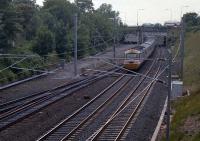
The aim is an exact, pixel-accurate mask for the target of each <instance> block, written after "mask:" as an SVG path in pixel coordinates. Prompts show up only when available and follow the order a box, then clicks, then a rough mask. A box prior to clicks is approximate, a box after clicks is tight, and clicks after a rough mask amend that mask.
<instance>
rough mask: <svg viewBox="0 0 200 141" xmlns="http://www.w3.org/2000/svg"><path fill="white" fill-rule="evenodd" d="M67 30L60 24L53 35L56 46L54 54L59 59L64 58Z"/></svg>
mask: <svg viewBox="0 0 200 141" xmlns="http://www.w3.org/2000/svg"><path fill="white" fill-rule="evenodd" d="M67 43H68V38H67V28H66V27H65V26H64V24H63V23H62V22H60V23H59V24H58V25H57V30H56V33H55V44H56V52H57V53H58V56H59V57H61V58H64V57H66V50H67Z"/></svg>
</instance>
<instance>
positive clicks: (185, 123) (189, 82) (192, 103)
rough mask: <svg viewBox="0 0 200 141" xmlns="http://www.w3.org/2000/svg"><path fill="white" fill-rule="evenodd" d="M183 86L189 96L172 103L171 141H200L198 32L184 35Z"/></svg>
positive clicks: (199, 46) (199, 50)
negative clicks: (187, 90)
mask: <svg viewBox="0 0 200 141" xmlns="http://www.w3.org/2000/svg"><path fill="white" fill-rule="evenodd" d="M185 45H186V48H185V62H184V85H185V88H186V89H189V90H190V94H191V95H190V96H188V97H185V98H182V99H180V100H179V101H177V102H175V103H173V108H174V109H175V111H176V113H175V115H174V117H173V120H172V125H171V140H172V141H199V140H200V65H199V64H200V63H199V62H200V32H199V31H198V32H193V31H191V32H187V33H186V43H185Z"/></svg>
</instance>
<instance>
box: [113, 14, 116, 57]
mask: <svg viewBox="0 0 200 141" xmlns="http://www.w3.org/2000/svg"><path fill="white" fill-rule="evenodd" d="M113 34H114V37H113V38H114V39H113V42H114V46H113V58H114V60H115V58H116V15H115V17H114V32H113Z"/></svg>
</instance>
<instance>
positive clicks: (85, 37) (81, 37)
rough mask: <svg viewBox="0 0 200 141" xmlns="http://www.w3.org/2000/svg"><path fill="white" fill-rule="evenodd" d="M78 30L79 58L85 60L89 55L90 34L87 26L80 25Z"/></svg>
mask: <svg viewBox="0 0 200 141" xmlns="http://www.w3.org/2000/svg"><path fill="white" fill-rule="evenodd" d="M78 29H79V30H78V57H79V58H83V57H84V56H85V55H86V54H87V53H89V47H90V32H89V29H88V27H87V26H86V25H85V24H81V25H79V27H78Z"/></svg>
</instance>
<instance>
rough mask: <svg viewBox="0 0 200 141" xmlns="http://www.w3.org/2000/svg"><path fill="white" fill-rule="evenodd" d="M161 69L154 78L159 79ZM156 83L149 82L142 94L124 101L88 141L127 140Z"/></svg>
mask: <svg viewBox="0 0 200 141" xmlns="http://www.w3.org/2000/svg"><path fill="white" fill-rule="evenodd" d="M160 69H161V65H159V67H158V69H157V70H156V73H155V75H154V77H157V75H158V74H159V72H160ZM155 83H156V82H155V81H151V82H149V84H148V85H147V86H146V87H145V89H143V90H142V91H141V92H139V93H138V94H136V95H135V96H134V97H132V98H127V99H126V100H125V101H123V104H122V105H120V107H119V108H118V110H117V111H116V112H115V113H114V114H113V115H112V116H111V117H110V119H109V120H108V121H107V122H106V123H104V124H102V126H101V127H100V128H99V129H98V130H97V131H96V132H95V133H94V134H93V135H91V136H90V137H89V138H88V139H87V141H94V140H102V141H105V140H112V141H118V140H125V138H126V135H127V134H128V133H129V130H130V129H131V126H132V124H133V122H134V119H136V118H137V114H138V113H137V112H138V111H139V110H140V109H141V105H142V104H143V102H144V100H145V98H146V97H147V96H148V94H149V93H150V92H151V91H152V89H153V86H154V84H155ZM130 94H131V93H130ZM128 97H129V96H128ZM130 97H131V96H130ZM128 99H129V100H128ZM125 103H126V104H125Z"/></svg>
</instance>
